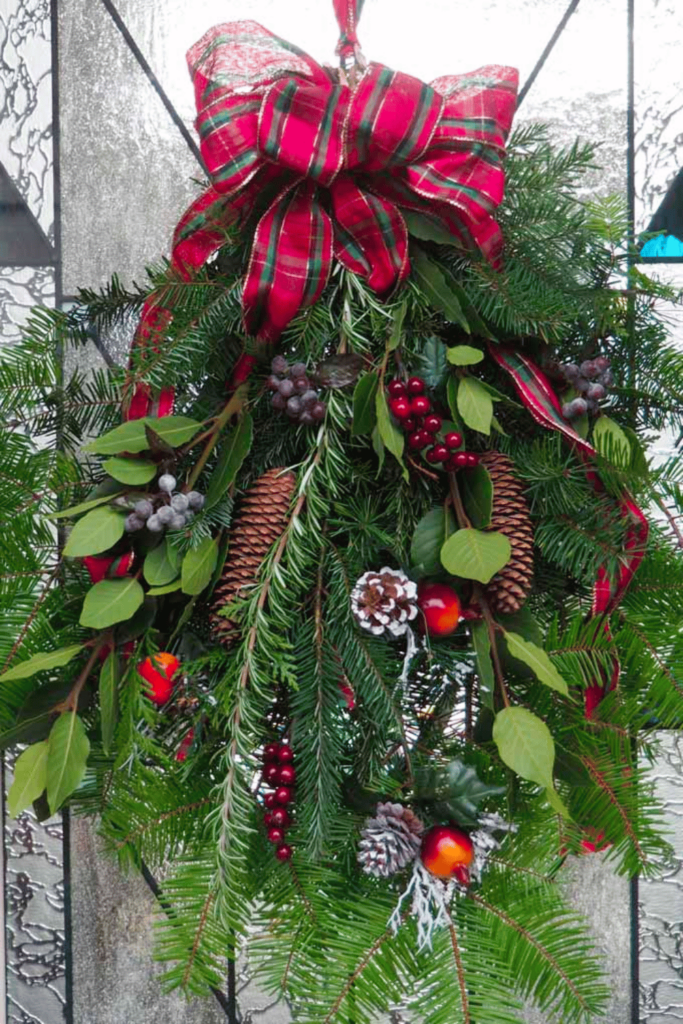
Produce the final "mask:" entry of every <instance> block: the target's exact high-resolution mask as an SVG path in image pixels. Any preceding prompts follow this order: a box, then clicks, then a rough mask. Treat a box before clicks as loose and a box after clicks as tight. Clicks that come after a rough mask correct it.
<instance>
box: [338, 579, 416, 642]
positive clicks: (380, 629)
mask: <svg viewBox="0 0 683 1024" xmlns="http://www.w3.org/2000/svg"><path fill="white" fill-rule="evenodd" d="M351 608H352V610H353V614H354V617H355V619H356V622H358V624H359V625H360V626H362V627H363V629H368V630H369V631H370V632H371V633H374V634H375V635H376V636H380V635H381V634H382V633H384V632H385V631H386V632H387V633H390V634H391V635H392V636H402V634H403V633H406V632H407V630H408V623H409V622H411V621H412V620H413V619H414V618H415V617H416V616H417V587H416V585H415V584H414V583H413V581H412V580H410V579H408V577H407V576H406V574H405V573H404V572H401V571H400V569H389V568H387V566H384V568H383V569H380V570H379V572H373V571H370V572H366V573H363V575H362V576H361V578H360V579H359V580H358V581H357V583H356V585H355V587H354V588H353V590H352V591H351Z"/></svg>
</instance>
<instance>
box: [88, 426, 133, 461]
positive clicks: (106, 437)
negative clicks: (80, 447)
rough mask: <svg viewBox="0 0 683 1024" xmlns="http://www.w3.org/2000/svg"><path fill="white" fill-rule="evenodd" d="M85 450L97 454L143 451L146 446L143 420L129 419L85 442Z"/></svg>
mask: <svg viewBox="0 0 683 1024" xmlns="http://www.w3.org/2000/svg"><path fill="white" fill-rule="evenodd" d="M84 447H85V451H87V452H95V453H96V454H97V455H118V454H119V452H131V453H133V454H135V453H136V452H144V450H145V449H146V448H147V436H146V434H145V421H144V420H129V421H128V423H122V424H121V425H120V426H118V427H114V429H113V430H109V431H107V433H106V434H102V436H101V437H96V438H95V440H94V441H91V442H90V443H89V444H86V445H85V446H84Z"/></svg>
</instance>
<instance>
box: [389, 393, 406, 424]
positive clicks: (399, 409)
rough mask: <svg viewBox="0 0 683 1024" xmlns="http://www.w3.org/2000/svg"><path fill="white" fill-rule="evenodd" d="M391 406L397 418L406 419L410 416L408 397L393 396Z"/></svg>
mask: <svg viewBox="0 0 683 1024" xmlns="http://www.w3.org/2000/svg"><path fill="white" fill-rule="evenodd" d="M389 408H390V410H391V412H392V413H393V414H394V416H395V417H396V419H397V420H404V419H405V418H406V417H407V416H410V402H409V401H408V399H407V398H392V399H391V401H390V402H389Z"/></svg>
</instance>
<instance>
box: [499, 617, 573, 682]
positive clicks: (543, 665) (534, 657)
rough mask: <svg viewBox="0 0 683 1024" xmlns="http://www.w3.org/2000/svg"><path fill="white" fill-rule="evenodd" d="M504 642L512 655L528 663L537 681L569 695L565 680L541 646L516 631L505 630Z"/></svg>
mask: <svg viewBox="0 0 683 1024" xmlns="http://www.w3.org/2000/svg"><path fill="white" fill-rule="evenodd" d="M505 643H506V644H507V648H508V651H509V652H510V654H511V655H512V657H513V658H518V659H519V660H520V661H523V662H524V664H525V665H528V666H529V668H530V669H531V671H532V672H533V673H534V675H535V676H536V678H537V679H538V681H539V682H541V683H543V684H544V685H545V686H549V687H550V689H551V690H557V692H558V693H562V694H564V696H565V697H567V696H568V695H569V689H568V687H567V684H566V682H565V681H564V679H563V678H562V676H561V675H560V673H559V672H558V671H557V669H556V668H555V666H554V665H553V663H552V661H551V660H550V658H549V657H548V655H547V654H546V652H545V651H544V650H543V648H542V647H537V646H536V644H533V643H531V641H530V640H525V639H524V637H523V636H519V634H518V633H507V632H506V633H505Z"/></svg>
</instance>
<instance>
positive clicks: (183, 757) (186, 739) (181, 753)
mask: <svg viewBox="0 0 683 1024" xmlns="http://www.w3.org/2000/svg"><path fill="white" fill-rule="evenodd" d="M193 743H194V729H193V728H190V729H188V730H187V732H186V733H185V735H184V736H183V739H182V741H181V743H180V746H179V747H178V750H177V753H176V756H175V759H176V761H180V762H181V764H182V762H183V761H187V755H188V754H189V753H190V751H191V750H192V744H193Z"/></svg>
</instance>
